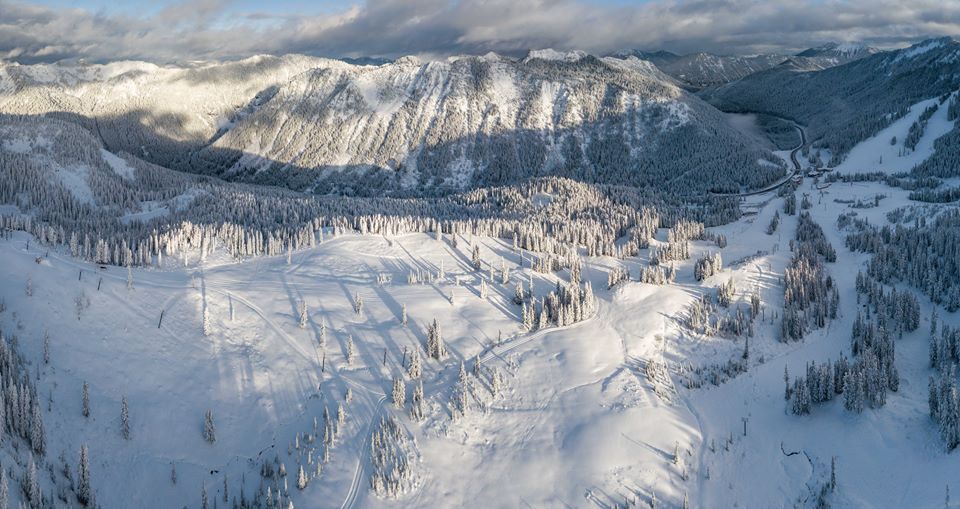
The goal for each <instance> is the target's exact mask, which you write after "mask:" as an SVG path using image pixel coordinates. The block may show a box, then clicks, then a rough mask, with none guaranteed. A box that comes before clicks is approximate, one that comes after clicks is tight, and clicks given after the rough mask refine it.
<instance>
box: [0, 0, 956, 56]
mask: <svg viewBox="0 0 960 509" xmlns="http://www.w3.org/2000/svg"><path fill="white" fill-rule="evenodd" d="M939 36H960V0H634V1H631V0H339V1H337V0H313V1H304V0H273V1H270V2H255V1H252V0H233V1H231V0H192V1H145V0H127V1H123V2H120V1H117V0H112V1H110V0H74V1H70V0H31V1H11V0H0V59H4V60H11V61H17V62H21V63H35V62H52V61H58V60H65V59H69V60H78V59H79V60H84V61H89V62H105V61H113V60H146V61H151V62H157V63H169V62H186V61H197V60H227V59H236V58H244V57H247V56H250V55H255V54H285V53H304V54H309V55H316V56H325V57H336V58H341V57H349V58H361V57H381V58H396V57H399V56H403V55H417V56H420V57H428V58H429V57H438V58H440V57H444V56H448V55H456V54H482V53H487V52H490V51H494V52H497V53H501V54H507V55H522V54H524V53H525V52H526V51H527V50H530V49H543V48H553V49H557V50H573V49H579V50H584V51H587V52H591V53H594V54H606V53H609V52H612V51H616V50H619V49H642V50H659V49H665V50H668V51H674V52H677V53H691V52H697V51H708V52H712V53H719V54H757V53H782V54H783V53H794V52H797V51H800V50H802V49H804V48H807V47H812V46H818V45H821V44H824V43H827V42H859V43H865V44H869V45H872V46H877V47H881V48H887V47H899V46H905V45H907V44H910V43H913V42H916V41H919V40H922V39H926V38H929V37H939Z"/></svg>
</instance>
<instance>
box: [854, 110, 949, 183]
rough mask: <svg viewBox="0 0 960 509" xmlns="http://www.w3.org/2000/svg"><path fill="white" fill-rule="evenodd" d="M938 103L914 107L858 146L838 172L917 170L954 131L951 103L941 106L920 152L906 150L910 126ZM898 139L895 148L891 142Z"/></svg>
mask: <svg viewBox="0 0 960 509" xmlns="http://www.w3.org/2000/svg"><path fill="white" fill-rule="evenodd" d="M938 102H939V99H938V98H932V99H927V100H926V101H921V102H919V103H917V104H914V105H913V106H911V107H910V112H909V113H907V114H906V115H904V116H903V117H902V118H900V119H897V120H896V121H895V122H893V123H892V124H890V125H889V126H887V127H886V128H885V129H883V130H882V131H880V132H879V133H877V134H876V135H874V136H872V137H870V138H869V139H867V140H865V141H863V142H861V143H859V144H857V146H856V147H854V148H853V149H852V150H850V152H849V153H848V154H847V157H846V158H845V159H844V160H843V162H842V163H840V164H838V165H837V166H836V169H837V170H839V171H842V172H844V173H854V172H875V171H882V172H884V173H896V172H903V171H910V170H912V169H913V167H914V166H916V165H918V164H920V163H922V162H923V161H925V160H926V159H927V158H928V157H930V156H931V155H932V154H933V144H934V142H935V141H936V140H937V138H939V137H941V136H943V135H944V134H946V133H948V132H949V131H950V130H951V129H953V128H954V122H951V121H949V120H947V106H948V104H949V102H947V103H944V104H941V105H940V106H939V107H938V108H937V111H936V113H934V114H933V116H932V117H930V120H929V121H928V122H927V127H926V129H924V131H923V137H921V138H920V141H919V143H917V146H916V149H915V150H912V151H911V150H909V149H906V148H904V146H903V140H904V139H905V138H906V137H907V132H909V130H910V125H911V124H913V123H914V122H915V121H916V120H917V119H919V118H920V115H921V114H922V113H923V110H925V109H926V108H928V107H930V106H931V105H933V104H936V103H938ZM894 137H896V143H895V144H891V143H890V141H891V140H892V139H893V138H894ZM901 153H902V155H901Z"/></svg>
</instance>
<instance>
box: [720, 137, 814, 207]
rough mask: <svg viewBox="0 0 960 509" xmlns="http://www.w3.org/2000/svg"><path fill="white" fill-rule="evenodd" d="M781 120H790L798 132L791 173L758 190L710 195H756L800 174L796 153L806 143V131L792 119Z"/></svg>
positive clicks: (791, 157)
mask: <svg viewBox="0 0 960 509" xmlns="http://www.w3.org/2000/svg"><path fill="white" fill-rule="evenodd" d="M782 120H784V121H785V122H790V123H791V124H793V127H794V129H796V130H797V132H799V133H800V144H799V145H797V147H796V148H794V149H793V150H791V151H790V162H792V163H793V168H794V170H793V173H791V174H789V175H787V176H786V177H784V178H783V179H781V180H779V181H777V182H776V183H774V184H771V185H769V186H767V187H765V188H763V189H758V190H756V191H749V192H746V193H715V194H712V196H754V195H757V194H763V193H768V192H770V191H773V190H775V189H779V188H780V187H782V186H783V185H784V184H786V183H787V182H790V180H791V179H792V178H793V177H795V176H797V175H802V173H801V166H800V160H799V159H797V153H798V152H800V151H801V150H803V147H804V146H806V144H807V133H806V131H804V130H803V127H801V126H800V125H799V124H797V123H796V122H793V121H790V120H786V119H782Z"/></svg>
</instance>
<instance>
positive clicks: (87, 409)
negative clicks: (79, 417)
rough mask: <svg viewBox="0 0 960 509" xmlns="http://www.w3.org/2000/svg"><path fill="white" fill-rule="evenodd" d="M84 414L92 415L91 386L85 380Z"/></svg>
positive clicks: (85, 415)
mask: <svg viewBox="0 0 960 509" xmlns="http://www.w3.org/2000/svg"><path fill="white" fill-rule="evenodd" d="M82 401H83V410H82V413H83V416H84V417H90V386H89V385H87V382H83V395H82Z"/></svg>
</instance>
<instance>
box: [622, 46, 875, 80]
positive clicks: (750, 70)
mask: <svg viewBox="0 0 960 509" xmlns="http://www.w3.org/2000/svg"><path fill="white" fill-rule="evenodd" d="M876 52H877V50H876V49H874V48H871V47H869V46H864V45H859V44H837V43H829V44H825V45H823V46H818V47H816V48H810V49H807V50H804V51H802V52H800V53H797V54H796V55H785V54H775V53H774V54H760V55H749V56H738V55H715V54H712V53H703V52H700V53H690V54H686V55H678V54H676V53H671V52H669V51H641V50H621V51H617V52H615V53H613V54H612V55H611V56H613V57H617V58H627V57H630V56H634V57H637V58H639V59H642V60H647V61H650V62H652V63H653V64H654V65H656V66H657V67H658V68H659V69H660V70H662V71H663V72H664V73H666V74H668V75H670V76H672V77H673V78H675V79H676V80H677V81H679V82H680V83H682V84H684V85H685V86H687V87H689V88H691V89H702V88H706V87H710V86H716V85H722V84H724V83H730V82H731V81H736V80H738V79H741V78H743V77H746V76H749V75H751V74H754V73H757V72H760V71H764V70H767V69H770V68H773V67H775V66H777V65H780V64H783V63H784V62H786V61H791V60H795V61H800V62H802V64H801V65H804V66H807V67H814V68H819V69H826V68H828V67H833V66H835V65H840V64H843V63H846V62H850V61H853V60H856V59H858V58H863V57H865V56H869V55H872V54H874V53H876ZM798 57H799V58H798Z"/></svg>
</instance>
